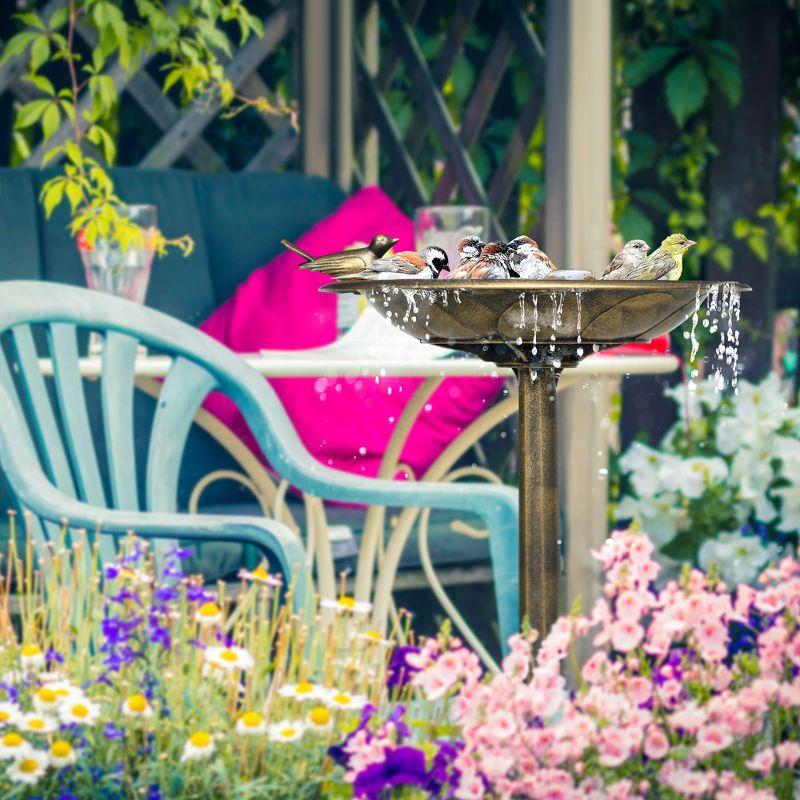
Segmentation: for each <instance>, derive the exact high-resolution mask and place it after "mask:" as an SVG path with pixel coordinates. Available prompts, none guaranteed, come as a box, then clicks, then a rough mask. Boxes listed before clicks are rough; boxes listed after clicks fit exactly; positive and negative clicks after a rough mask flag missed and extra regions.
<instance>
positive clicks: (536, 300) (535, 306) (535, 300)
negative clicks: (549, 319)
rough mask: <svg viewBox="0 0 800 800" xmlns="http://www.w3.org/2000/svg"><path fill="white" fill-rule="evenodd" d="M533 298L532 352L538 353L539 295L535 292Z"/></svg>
mask: <svg viewBox="0 0 800 800" xmlns="http://www.w3.org/2000/svg"><path fill="white" fill-rule="evenodd" d="M531 300H533V349H532V350H531V353H533V355H536V354H537V353H538V352H539V350H538V348H537V347H536V334H537V333H539V295H538V294H536V293H535V292H534V294H532V295H531Z"/></svg>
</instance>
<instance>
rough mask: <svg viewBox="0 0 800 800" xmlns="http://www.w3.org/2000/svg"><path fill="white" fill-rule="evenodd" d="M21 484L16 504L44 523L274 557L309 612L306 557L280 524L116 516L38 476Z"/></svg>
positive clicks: (143, 514)
mask: <svg viewBox="0 0 800 800" xmlns="http://www.w3.org/2000/svg"><path fill="white" fill-rule="evenodd" d="M20 485H21V487H24V489H23V492H22V493H21V494H20V495H19V500H20V502H21V503H22V505H23V506H24V507H25V508H28V509H30V511H31V512H32V513H33V514H35V515H36V516H38V517H39V518H41V519H42V520H46V521H49V522H53V523H56V524H58V525H61V524H67V525H68V526H69V527H70V528H72V529H77V528H83V529H85V530H87V531H90V532H91V531H95V530H98V531H100V533H101V534H106V535H112V536H115V535H116V536H118V535H125V534H127V533H133V534H135V535H136V536H139V537H141V538H142V539H155V540H162V539H173V540H174V539H194V540H197V541H199V542H209V541H213V542H217V541H228V542H236V543H238V544H249V545H253V546H254V547H257V548H258V549H259V550H260V551H261V552H262V553H264V554H265V555H272V556H274V557H275V558H277V560H278V562H279V563H280V567H281V571H282V572H283V575H284V581H285V583H286V585H287V586H288V585H289V584H290V583H292V581H294V590H293V599H294V606H295V608H296V609H298V610H299V609H302V608H306V607H307V602H308V600H309V598H310V596H311V584H310V580H309V576H308V566H307V563H306V553H305V550H304V548H303V545H302V543H301V541H300V540H299V538H298V537H297V536H296V535H295V534H294V533H293V532H292V531H291V530H290V529H289V528H288V527H287V526H286V525H284V524H283V523H282V522H278V521H277V520H272V519H264V518H260V517H237V516H226V515H221V514H163V513H156V512H150V511H118V510H115V509H109V508H98V507H95V506H91V505H89V504H87V503H83V502H81V501H80V500H75V499H73V498H71V497H69V496H68V495H65V494H63V493H62V492H60V491H59V490H58V489H57V488H55V487H54V486H52V485H51V484H50V483H49V482H48V481H47V480H46V479H42V478H41V477H39V476H31V477H30V480H27V479H26V482H23V483H21V484H20Z"/></svg>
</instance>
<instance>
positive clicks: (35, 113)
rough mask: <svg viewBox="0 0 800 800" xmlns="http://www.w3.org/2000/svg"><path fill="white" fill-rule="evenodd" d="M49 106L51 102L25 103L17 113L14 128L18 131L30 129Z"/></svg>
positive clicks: (32, 101) (36, 101) (33, 101)
mask: <svg viewBox="0 0 800 800" xmlns="http://www.w3.org/2000/svg"><path fill="white" fill-rule="evenodd" d="M49 105H50V101H49V100H31V102H30V103H25V105H24V106H22V108H20V110H19V111H18V112H17V120H16V123H15V125H14V127H15V128H16V129H17V130H22V129H23V128H30V126H31V125H33V124H34V123H35V122H36V121H37V120H38V119H39V117H41V116H42V114H44V112H45V111H46V110H47V107H48V106H49Z"/></svg>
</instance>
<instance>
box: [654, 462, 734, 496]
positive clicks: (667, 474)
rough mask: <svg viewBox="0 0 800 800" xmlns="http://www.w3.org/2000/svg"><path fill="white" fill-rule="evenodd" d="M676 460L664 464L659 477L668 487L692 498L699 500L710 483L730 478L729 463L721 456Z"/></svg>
mask: <svg viewBox="0 0 800 800" xmlns="http://www.w3.org/2000/svg"><path fill="white" fill-rule="evenodd" d="M676 461H677V463H667V464H664V465H663V466H662V467H661V469H660V470H659V477H660V479H661V481H662V483H663V485H664V487H665V488H666V489H668V490H669V491H674V492H680V494H682V495H683V496H684V497H687V498H689V499H690V500H697V499H698V498H700V497H702V496H703V494H704V493H705V491H706V488H707V487H708V486H709V485H713V484H718V483H724V482H725V481H726V480H727V478H728V465H727V464H726V463H725V461H724V460H723V459H721V458H701V457H699V456H695V457H693V458H684V459H676Z"/></svg>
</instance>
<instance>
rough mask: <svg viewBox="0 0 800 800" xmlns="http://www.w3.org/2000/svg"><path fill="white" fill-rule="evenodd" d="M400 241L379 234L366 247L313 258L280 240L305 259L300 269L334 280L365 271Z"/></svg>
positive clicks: (293, 245) (284, 240) (288, 248)
mask: <svg viewBox="0 0 800 800" xmlns="http://www.w3.org/2000/svg"><path fill="white" fill-rule="evenodd" d="M398 241H400V240H399V239H394V238H392V237H391V236H386V235H384V234H382V233H379V234H378V235H377V236H375V237H374V238H373V239H372V241H371V242H370V243H369V245H367V247H357V248H355V249H354V250H342V251H340V252H338V253H328V254H327V255H324V256H320V257H319V258H314V256H312V255H309V254H308V253H306V252H305V250H301V249H300V248H299V247H297V245H295V244H292V243H291V242H289V241H287V240H286V239H281V244H282V245H283V246H284V247H285V248H286V249H287V250H291V251H292V252H293V253H297V255H299V256H301V257H302V258H304V259H305V261H306V263H305V264H300V269H310V270H312V271H313V272H324V273H325V274H326V275H331V276H333V277H334V278H345V277H347V276H349V275H355V274H356V273H358V272H361V271H362V270H365V269H367V268H368V267H369V265H370V264H371V263H372V262H373V261H374V260H375V259H376V258H382V257H383V256H384V255H386V253H387V252H388V250H389V248H391V247H393V246H394V245H396V244H397V242H398Z"/></svg>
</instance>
